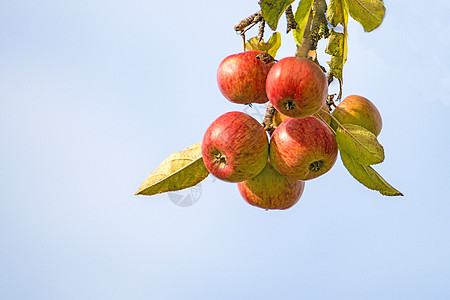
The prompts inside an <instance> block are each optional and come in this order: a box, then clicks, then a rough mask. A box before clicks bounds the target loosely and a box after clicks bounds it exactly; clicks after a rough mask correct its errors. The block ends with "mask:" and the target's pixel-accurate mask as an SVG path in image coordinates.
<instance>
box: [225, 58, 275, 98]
mask: <svg viewBox="0 0 450 300" xmlns="http://www.w3.org/2000/svg"><path fill="white" fill-rule="evenodd" d="M263 53H264V52H262V51H259V50H252V51H247V52H242V53H238V54H234V55H230V56H228V57H226V58H225V59H224V60H223V61H222V62H221V63H220V65H219V68H218V70H217V83H218V85H219V89H220V91H221V92H222V94H223V95H224V96H225V98H227V99H228V100H230V101H231V102H234V103H241V104H249V103H254V102H255V103H266V102H267V101H269V99H268V98H267V95H266V77H267V73H269V70H270V68H271V67H272V65H273V64H274V62H273V61H272V62H269V63H265V62H264V61H263V60H261V59H258V58H257V56H258V55H260V54H263Z"/></svg>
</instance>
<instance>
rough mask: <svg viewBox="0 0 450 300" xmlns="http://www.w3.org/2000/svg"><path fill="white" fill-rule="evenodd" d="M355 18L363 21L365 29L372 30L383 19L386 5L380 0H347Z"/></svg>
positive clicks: (351, 14) (360, 21) (351, 13)
mask: <svg viewBox="0 0 450 300" xmlns="http://www.w3.org/2000/svg"><path fill="white" fill-rule="evenodd" d="M346 1H347V3H348V10H349V12H350V16H352V18H353V19H355V20H356V21H358V22H359V23H361V25H362V26H363V27H364V31H372V30H374V29H375V28H377V27H378V26H380V24H381V22H382V21H383V17H384V12H385V11H386V8H385V7H384V4H383V1H380V0H346Z"/></svg>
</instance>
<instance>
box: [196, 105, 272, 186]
mask: <svg viewBox="0 0 450 300" xmlns="http://www.w3.org/2000/svg"><path fill="white" fill-rule="evenodd" d="M268 151H269V140H268V137H267V133H266V131H265V130H264V128H263V127H262V126H261V124H260V123H259V122H258V121H257V120H256V119H254V118H253V117H251V116H249V115H247V114H245V113H243V112H239V111H232V112H228V113H225V114H223V115H221V116H220V117H218V118H217V119H216V120H215V121H214V122H213V123H212V124H211V125H210V126H209V127H208V129H207V130H206V132H205V135H204V137H203V142H202V158H203V162H204V164H205V166H206V169H208V171H209V172H210V173H211V174H213V175H214V176H216V177H217V178H219V179H222V180H224V181H228V182H239V181H243V180H247V179H250V178H252V177H255V176H256V175H258V173H259V172H261V171H262V170H263V169H264V167H265V165H266V163H267V158H268Z"/></svg>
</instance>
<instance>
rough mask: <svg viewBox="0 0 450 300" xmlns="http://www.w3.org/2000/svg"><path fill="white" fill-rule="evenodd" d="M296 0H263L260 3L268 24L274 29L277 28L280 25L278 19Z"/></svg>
mask: <svg viewBox="0 0 450 300" xmlns="http://www.w3.org/2000/svg"><path fill="white" fill-rule="evenodd" d="M292 2H294V0H261V1H259V5H260V6H261V11H262V15H263V17H264V20H265V21H266V23H267V24H269V26H270V28H271V29H272V30H274V31H275V30H276V29H277V26H278V20H279V19H280V17H281V15H282V14H283V12H284V11H285V10H286V8H287V7H288V6H289V5H291V4H292Z"/></svg>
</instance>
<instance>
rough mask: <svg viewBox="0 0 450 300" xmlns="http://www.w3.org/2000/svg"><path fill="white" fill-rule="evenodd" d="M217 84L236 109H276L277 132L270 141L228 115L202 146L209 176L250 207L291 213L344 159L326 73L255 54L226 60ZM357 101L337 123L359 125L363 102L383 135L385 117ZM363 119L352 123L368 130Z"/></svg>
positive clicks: (304, 62)
mask: <svg viewBox="0 0 450 300" xmlns="http://www.w3.org/2000/svg"><path fill="white" fill-rule="evenodd" d="M217 82H218V85H219V89H220V91H221V92H222V94H223V95H224V96H225V98H227V99H228V100H230V101H231V102H234V103H240V104H251V103H266V102H268V101H270V103H271V104H272V105H273V107H275V109H276V111H275V115H274V117H273V120H272V121H273V123H274V126H276V128H275V130H274V131H273V132H271V133H270V134H269V133H267V132H266V130H265V129H264V127H263V125H262V124H260V123H259V122H258V121H257V120H256V119H254V118H253V117H251V116H249V115H247V114H245V113H243V112H239V111H232V112H227V113H225V114H223V115H221V116H220V117H218V118H217V119H216V120H215V121H214V122H213V123H212V124H211V125H210V126H209V127H208V129H207V130H206V132H205V135H204V138H203V142H202V158H203V162H204V164H205V166H206V168H207V169H208V171H209V172H210V173H211V174H213V175H214V176H215V177H217V178H219V179H221V180H224V181H227V182H235V183H237V186H238V189H239V191H240V193H241V195H242V197H243V198H244V199H245V200H246V201H247V202H248V203H249V204H251V205H254V206H257V207H261V208H264V209H287V208H289V207H292V206H293V205H294V204H296V203H297V202H298V200H299V199H300V197H301V195H302V194H303V190H304V187H305V181H307V180H311V179H313V178H317V177H318V176H321V175H323V174H324V173H326V172H328V171H329V170H330V169H331V168H332V167H333V165H334V163H335V162H336V158H337V154H338V145H337V143H336V138H335V134H334V132H333V130H332V129H331V128H332V126H333V125H334V126H337V125H336V124H334V123H333V121H332V118H331V115H330V110H329V108H328V105H327V104H326V99H327V96H328V82H327V79H326V76H325V74H324V72H323V71H322V70H321V68H320V67H319V66H318V65H317V64H315V63H314V62H312V61H310V60H308V59H305V58H299V57H286V58H283V59H281V60H279V61H278V62H275V61H274V60H273V59H268V58H267V55H266V54H265V53H264V52H262V51H258V50H253V51H246V52H243V53H238V54H234V55H230V56H228V57H226V58H225V59H224V60H223V61H222V62H221V64H220V65H219V68H218V71H217ZM353 97H356V98H357V101H356V102H358V104H357V105H355V104H354V103H353V104H352V103H351V104H350V105H347V104H348V103H347V102H350V101H346V100H347V99H345V100H344V101H343V102H342V103H341V104H340V105H339V106H338V108H342V109H339V113H337V111H338V109H337V108H336V109H335V112H336V120H338V121H339V122H346V119H348V118H352V117H353V118H355V114H353V110H354V108H355V107H357V108H361V104H360V102H361V99H360V98H362V99H364V100H362V102H364V103H365V104H367V105H369V106H370V105H371V106H370V109H367V108H363V109H362V111H363V112H366V111H368V112H369V113H370V114H373V113H374V114H375V115H377V116H378V117H379V120H375V121H374V123H376V125H375V127H377V126H378V127H379V128H378V127H377V128H376V129H374V130H375V131H378V132H377V133H374V134H376V135H378V133H379V130H381V116H379V113H378V111H377V110H376V108H375V106H374V105H373V104H372V103H370V101H369V100H367V99H365V98H363V97H359V96H353ZM353 102H354V101H353ZM341 105H342V106H341ZM363 106H364V105H363ZM372 106H373V107H372ZM335 112H333V114H334V113H335ZM356 115H357V117H356V119H357V120H352V121H351V122H353V123H356V124H357V125H361V124H358V120H359V119H360V118H359V117H358V114H356ZM369 119H374V118H373V117H370V118H369ZM335 123H336V122H335ZM360 123H361V122H360ZM362 123H366V120H364V121H363V122H362ZM363 125H365V124H363ZM363 125H362V126H363ZM363 127H366V126H363ZM367 129H368V130H371V129H369V128H367ZM371 131H372V130H371Z"/></svg>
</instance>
